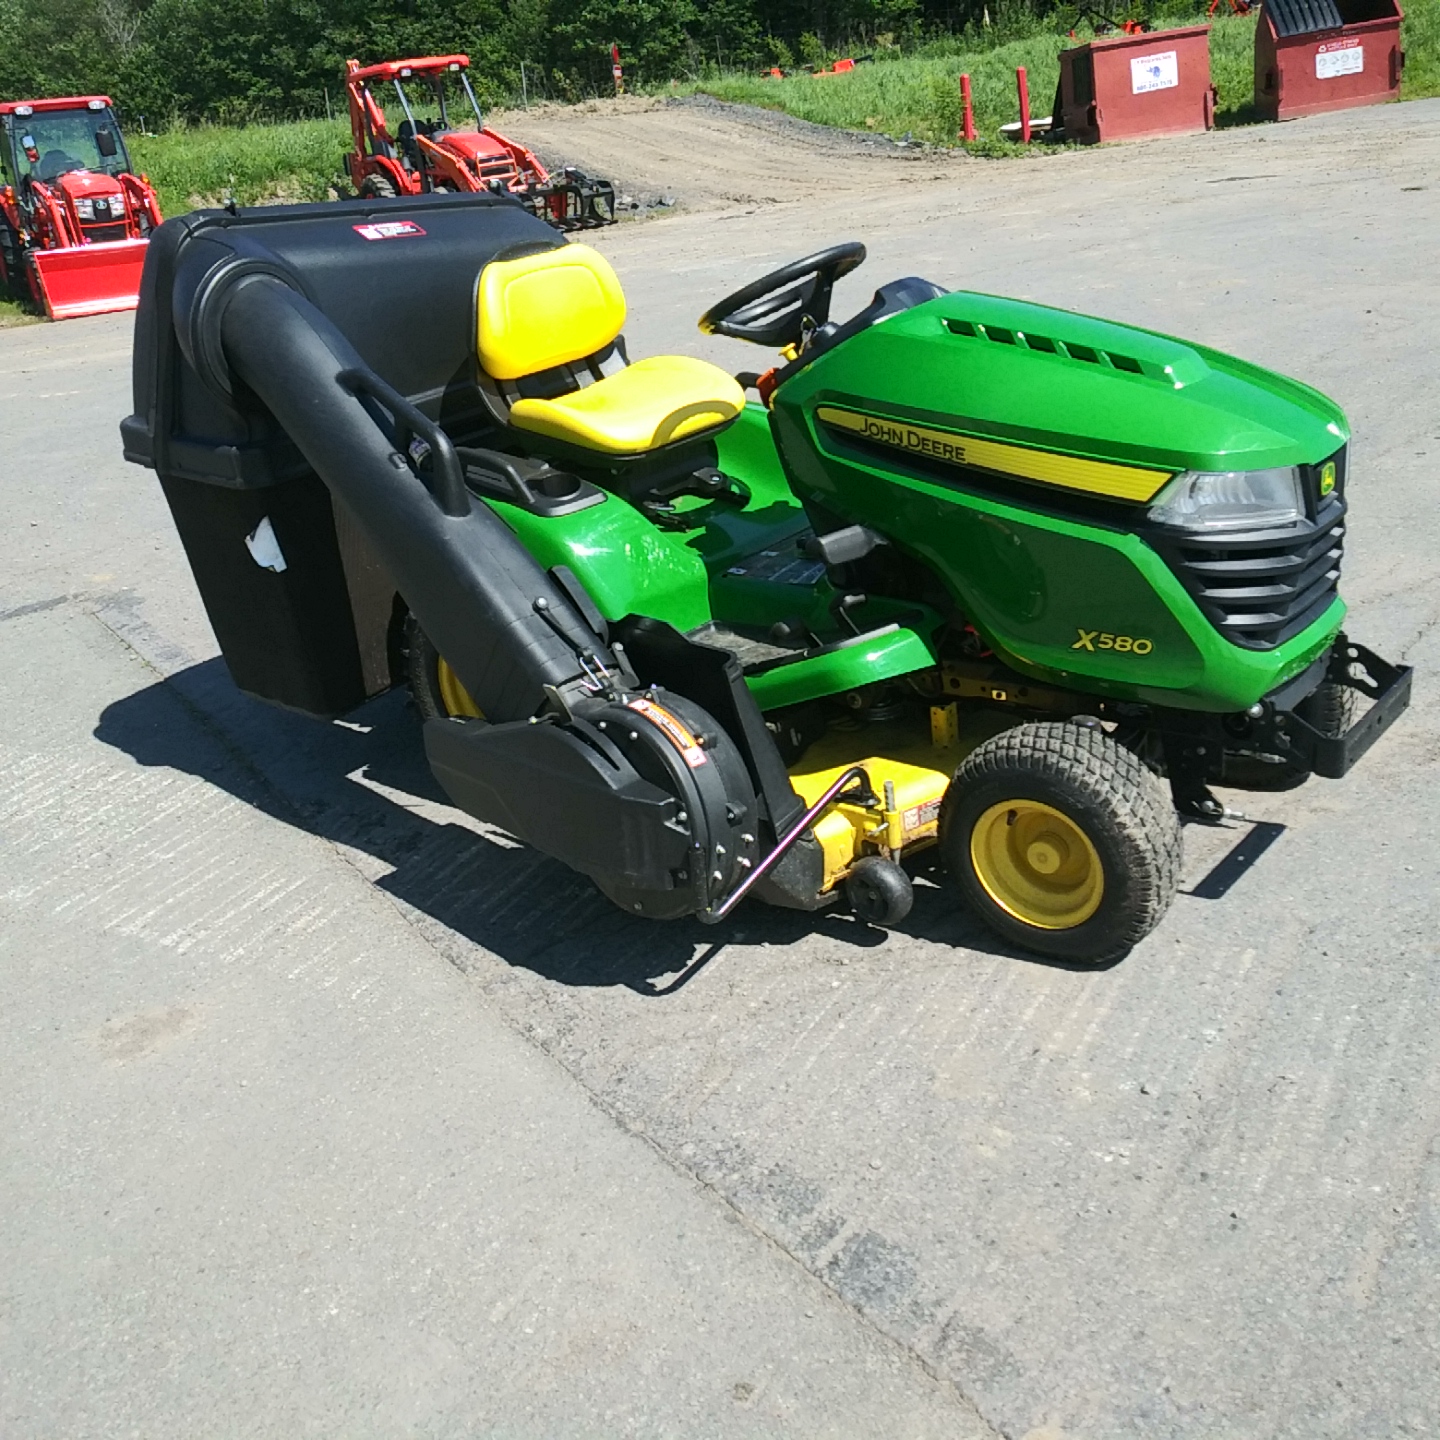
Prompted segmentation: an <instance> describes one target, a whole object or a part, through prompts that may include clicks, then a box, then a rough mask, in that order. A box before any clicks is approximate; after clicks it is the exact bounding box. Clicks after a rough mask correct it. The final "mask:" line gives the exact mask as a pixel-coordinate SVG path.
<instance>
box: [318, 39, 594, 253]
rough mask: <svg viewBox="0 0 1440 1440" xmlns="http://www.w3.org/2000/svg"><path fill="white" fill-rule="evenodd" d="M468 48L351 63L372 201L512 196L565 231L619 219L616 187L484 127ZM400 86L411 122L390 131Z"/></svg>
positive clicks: (356, 176) (366, 190)
mask: <svg viewBox="0 0 1440 1440" xmlns="http://www.w3.org/2000/svg"><path fill="white" fill-rule="evenodd" d="M469 68H470V59H469V57H468V56H466V55H431V56H427V57H426V58H424V59H418V60H387V61H385V62H384V63H383V64H380V65H364V66H362V65H361V64H360V63H359V61H357V60H350V61H347V62H346V67H345V88H346V91H347V93H348V95H349V99H350V130H351V133H352V134H353V136H354V139H355V148H354V150H352V151H351V152H350V154H349V155H347V156H346V157H345V158H346V164H347V165H348V166H349V169H350V180H351V183H352V184H353V185H354V186H355V189H356V191H357V192H358V193H359V194H360V195H361V196H363V197H365V198H367V199H383V198H386V197H389V196H404V195H419V194H422V193H423V192H425V191H430V190H454V191H481V190H489V191H493V192H495V193H497V194H502V195H505V194H508V195H510V196H511V197H512V198H514V199H516V200H518V201H519V202H520V203H521V204H522V205H524V206H525V208H526V209H527V210H529V211H531V212H532V213H533V214H535V215H537V216H538V217H539V218H540V219H541V220H546V221H548V222H549V223H550V224H551V225H553V226H555V228H556V229H558V230H579V229H589V228H591V227H593V226H596V225H610V224H613V223H614V220H615V187H614V186H613V185H610V184H608V183H607V182H605V181H604V180H592V179H591V178H590V177H589V176H588V175H585V174H582V173H581V172H580V171H579V170H575V169H572V168H570V167H568V166H567V167H566V168H565V170H564V171H563V172H562V173H561V174H560V175H559V176H552V175H551V174H550V172H549V171H548V170H546V168H545V167H544V166H543V165H542V164H541V163H540V161H539V159H538V158H537V157H536V155H535V154H534V153H533V152H532V151H530V150H527V149H526V148H525V147H524V146H523V145H520V144H517V143H516V142H515V141H514V140H509V139H506V137H505V136H504V135H501V134H499V133H498V132H496V131H494V130H491V129H490V128H489V127H488V126H487V125H486V124H485V116H484V114H483V113H482V111H481V109H480V102H479V101H478V100H477V99H476V98H475V91H474V89H473V88H472V87H471V84H470V78H469V76H468V75H467V74H466V73H465V72H466V71H467V70H468V69H469ZM382 86H385V87H391V86H393V88H394V96H395V100H396V101H397V102H398V104H399V111H400V113H402V114H403V115H404V117H405V118H404V119H403V120H402V121H401V122H400V123H399V125H398V126H397V127H396V129H395V133H394V134H393V135H392V134H391V132H390V125H389V120H388V119H387V116H386V111H385V103H384V101H383V100H382V99H380V98H378V97H377V93H376V92H377V90H378V91H379V94H380V95H382V96H386V97H387V98H388V89H381V88H380V87H382Z"/></svg>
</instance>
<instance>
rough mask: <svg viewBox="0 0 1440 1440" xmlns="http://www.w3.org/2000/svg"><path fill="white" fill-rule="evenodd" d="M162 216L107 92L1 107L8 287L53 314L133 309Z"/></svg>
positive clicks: (1, 262)
mask: <svg viewBox="0 0 1440 1440" xmlns="http://www.w3.org/2000/svg"><path fill="white" fill-rule="evenodd" d="M160 219H161V216H160V206H159V204H158V203H157V201H156V199H155V192H154V190H153V189H151V187H150V182H149V181H148V180H147V179H146V178H145V176H143V175H137V174H136V173H135V172H134V169H133V168H132V167H131V164H130V156H129V154H128V152H127V151H126V149H125V141H124V139H123V137H122V136H121V134H120V126H119V125H118V124H117V123H116V120H115V114H114V111H113V110H112V109H111V102H110V98H109V96H107V95H85V96H70V97H67V98H64V99H57V100H8V101H5V102H3V103H0V280H3V281H4V283H5V284H6V285H7V286H8V287H9V288H10V290H11V292H12V293H14V294H16V295H18V296H26V295H28V296H29V298H30V299H32V300H33V301H34V303H35V304H36V305H37V306H40V307H42V308H43V309H44V311H45V313H46V314H47V315H48V316H49V317H50V318H51V319H52V320H68V319H70V318H72V317H73V316H76V315H101V314H104V313H105V312H106V311H109V310H133V309H134V308H135V306H136V305H137V304H138V303H139V297H140V272H141V270H142V269H143V268H144V265H145V249H146V245H147V244H148V241H149V236H150V232H151V231H152V230H154V229H156V228H157V227H158V226H159V224H160Z"/></svg>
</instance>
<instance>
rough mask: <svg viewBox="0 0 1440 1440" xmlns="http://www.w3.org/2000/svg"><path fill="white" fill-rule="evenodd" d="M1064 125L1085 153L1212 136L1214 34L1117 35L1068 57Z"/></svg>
mask: <svg viewBox="0 0 1440 1440" xmlns="http://www.w3.org/2000/svg"><path fill="white" fill-rule="evenodd" d="M1060 117H1061V120H1062V123H1063V124H1064V126H1065V138H1066V139H1067V140H1078V141H1079V142H1080V143H1081V144H1082V145H1098V144H1101V143H1104V142H1106V141H1110V140H1143V139H1147V138H1149V137H1150V136H1152V135H1184V134H1187V133H1188V132H1190V131H1192V130H1208V129H1210V128H1211V126H1212V125H1214V123H1215V90H1214V87H1213V86H1212V85H1211V84H1210V27H1209V26H1208V25H1189V26H1186V27H1185V28H1184V29H1182V30H1156V31H1152V32H1151V33H1150V34H1148V35H1115V36H1110V37H1107V38H1105V39H1102V40H1090V41H1088V42H1087V43H1086V44H1084V45H1077V46H1075V47H1073V48H1072V49H1069V50H1062V51H1061V52H1060Z"/></svg>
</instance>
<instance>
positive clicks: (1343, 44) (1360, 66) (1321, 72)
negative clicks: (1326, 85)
mask: <svg viewBox="0 0 1440 1440" xmlns="http://www.w3.org/2000/svg"><path fill="white" fill-rule="evenodd" d="M1364 68H1365V50H1364V48H1363V47H1362V46H1361V44H1360V42H1359V41H1358V40H1330V41H1327V42H1326V43H1325V44H1324V45H1322V46H1321V47H1320V48H1319V49H1318V50H1317V51H1316V52H1315V78H1316V79H1317V80H1334V79H1335V78H1336V77H1337V76H1340V75H1358V74H1360V72H1361V71H1362V70H1364Z"/></svg>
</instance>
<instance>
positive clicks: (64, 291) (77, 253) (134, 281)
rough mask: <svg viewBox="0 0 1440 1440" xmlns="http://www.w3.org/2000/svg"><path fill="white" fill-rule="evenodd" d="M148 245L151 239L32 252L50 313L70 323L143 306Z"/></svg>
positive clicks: (53, 318) (48, 313) (47, 312)
mask: <svg viewBox="0 0 1440 1440" xmlns="http://www.w3.org/2000/svg"><path fill="white" fill-rule="evenodd" d="M149 244H150V242H149V241H148V240H112V241H110V242H109V243H107V244H103V245H72V246H70V247H69V248H68V249H64V250H33V251H31V253H30V259H31V260H32V261H33V262H34V265H35V271H36V274H37V275H38V276H39V277H40V293H41V295H42V297H43V298H44V301H45V313H46V314H47V315H49V317H50V318H51V319H52V320H71V319H73V318H74V317H75V316H77V315H104V314H106V313H107V312H108V311H111V310H133V309H134V308H135V307H136V305H138V304H139V303H140V274H141V272H142V271H143V270H144V268H145V251H146V249H147V248H148V246H149Z"/></svg>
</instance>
